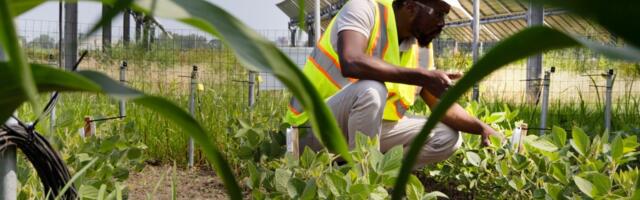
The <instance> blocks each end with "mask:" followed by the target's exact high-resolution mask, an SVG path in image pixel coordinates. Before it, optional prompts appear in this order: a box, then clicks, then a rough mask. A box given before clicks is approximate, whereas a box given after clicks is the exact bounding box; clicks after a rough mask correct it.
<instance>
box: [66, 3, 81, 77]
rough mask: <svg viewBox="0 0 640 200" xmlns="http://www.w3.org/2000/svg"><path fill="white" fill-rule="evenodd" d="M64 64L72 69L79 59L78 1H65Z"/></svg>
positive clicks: (68, 68)
mask: <svg viewBox="0 0 640 200" xmlns="http://www.w3.org/2000/svg"><path fill="white" fill-rule="evenodd" d="M64 10H65V15H64V21H65V23H64V47H65V48H64V66H65V69H66V70H69V71H71V70H72V69H73V67H74V65H75V63H76V61H77V60H78V55H77V54H78V3H77V2H65V3H64Z"/></svg>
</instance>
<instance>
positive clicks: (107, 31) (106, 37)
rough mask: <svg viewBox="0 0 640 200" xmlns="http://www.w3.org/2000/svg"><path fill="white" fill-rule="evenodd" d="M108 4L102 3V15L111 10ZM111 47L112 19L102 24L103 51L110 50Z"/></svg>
mask: <svg viewBox="0 0 640 200" xmlns="http://www.w3.org/2000/svg"><path fill="white" fill-rule="evenodd" d="M111 9H112V8H111V6H109V5H108V4H104V3H103V4H102V17H105V14H106V13H108V12H109V11H110V10H111ZM110 48H111V21H110V20H107V21H105V23H104V25H102V51H108V50H109V49H110Z"/></svg>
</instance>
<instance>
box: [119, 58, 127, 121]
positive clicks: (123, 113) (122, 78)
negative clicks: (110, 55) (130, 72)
mask: <svg viewBox="0 0 640 200" xmlns="http://www.w3.org/2000/svg"><path fill="white" fill-rule="evenodd" d="M126 73H127V61H122V65H120V83H122V84H123V85H125V84H127V79H126V77H125V75H126ZM125 103H126V102H125V100H124V99H121V100H120V117H124V116H126V115H127V110H126V107H125V106H126V105H125Z"/></svg>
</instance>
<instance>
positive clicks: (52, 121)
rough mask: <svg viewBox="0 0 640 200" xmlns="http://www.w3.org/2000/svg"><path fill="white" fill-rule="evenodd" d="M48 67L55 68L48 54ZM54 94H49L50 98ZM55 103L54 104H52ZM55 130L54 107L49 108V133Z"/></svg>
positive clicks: (50, 55)
mask: <svg viewBox="0 0 640 200" xmlns="http://www.w3.org/2000/svg"><path fill="white" fill-rule="evenodd" d="M49 65H51V66H52V67H55V65H54V62H53V54H49ZM54 94H55V92H54V93H51V97H53V95H54ZM54 103H55V102H54ZM55 130H56V106H55V105H54V106H52V107H51V112H50V113H49V133H54V131H55Z"/></svg>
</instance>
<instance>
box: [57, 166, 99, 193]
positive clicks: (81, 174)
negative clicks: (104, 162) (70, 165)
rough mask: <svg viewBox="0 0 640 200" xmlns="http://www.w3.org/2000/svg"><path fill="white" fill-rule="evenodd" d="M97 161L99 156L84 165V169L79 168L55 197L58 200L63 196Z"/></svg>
mask: <svg viewBox="0 0 640 200" xmlns="http://www.w3.org/2000/svg"><path fill="white" fill-rule="evenodd" d="M96 161H98V158H94V159H93V160H91V162H89V163H88V164H87V165H85V166H84V167H82V169H80V170H78V172H76V173H75V174H74V175H73V177H71V179H69V182H67V184H66V185H64V187H62V189H61V190H60V192H59V193H58V194H60V195H58V196H57V197H56V198H55V199H56V200H58V199H60V198H62V197H63V196H62V195H64V193H66V192H67V190H68V189H69V188H70V187H71V186H72V185H73V184H74V183H75V182H76V180H78V178H80V177H81V176H83V175H84V174H85V173H87V170H88V169H89V168H91V167H92V166H93V165H94V164H96Z"/></svg>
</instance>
